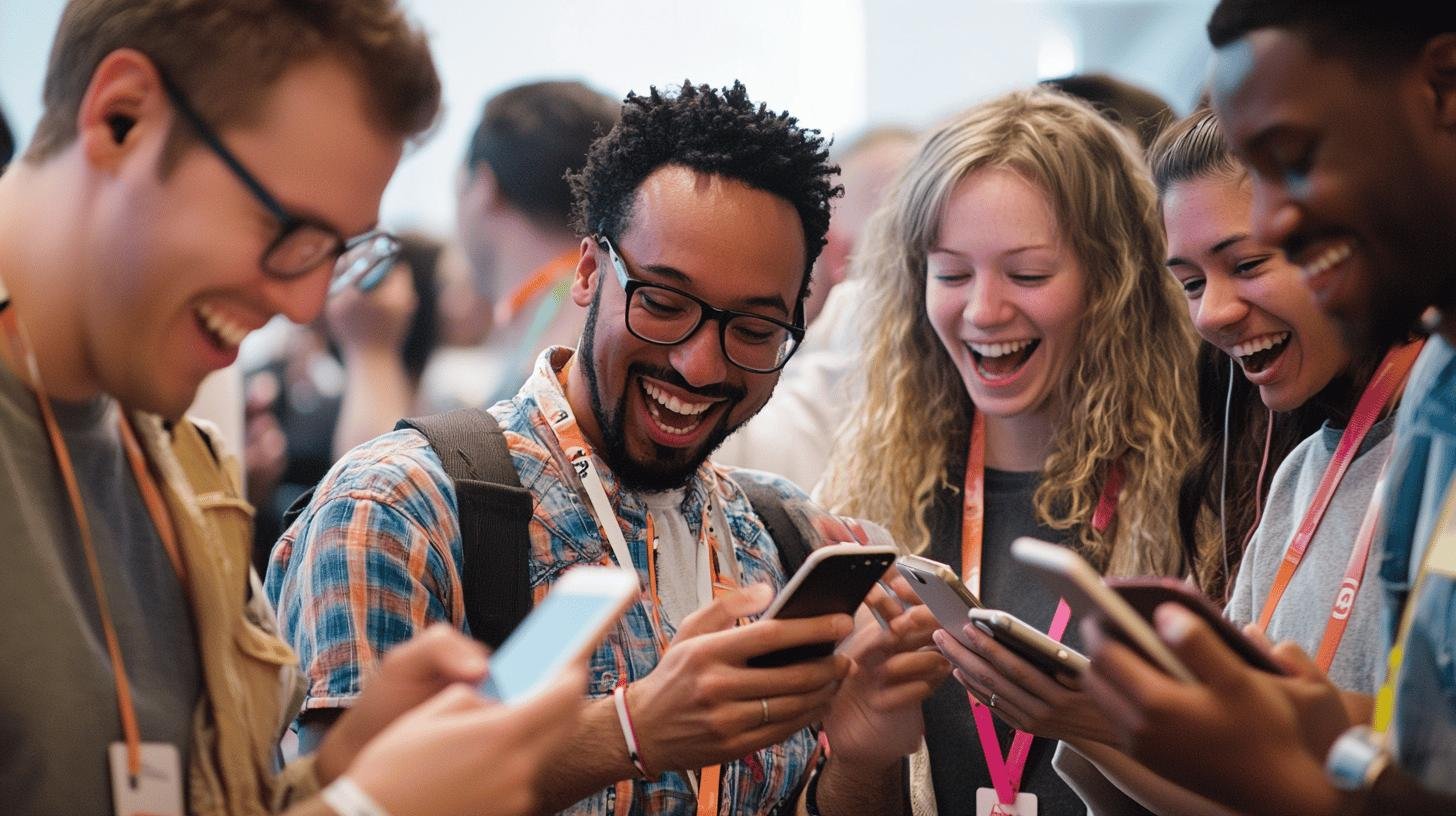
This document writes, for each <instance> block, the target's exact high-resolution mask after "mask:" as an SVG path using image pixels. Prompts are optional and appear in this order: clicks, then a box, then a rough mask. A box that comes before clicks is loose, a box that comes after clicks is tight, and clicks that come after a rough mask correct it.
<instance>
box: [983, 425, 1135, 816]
mask: <svg viewBox="0 0 1456 816" xmlns="http://www.w3.org/2000/svg"><path fill="white" fill-rule="evenodd" d="M1122 482H1123V471H1122V465H1121V463H1119V462H1113V464H1112V467H1111V469H1110V470H1109V471H1108V473H1107V481H1106V482H1105V483H1103V485H1102V494H1101V496H1100V497H1099V498H1098V500H1097V508H1096V510H1095V511H1094V512H1093V514H1092V528H1093V529H1094V530H1096V531H1097V532H1099V533H1103V532H1106V531H1107V529H1108V527H1110V526H1111V525H1112V520H1113V518H1114V517H1116V515H1117V500H1118V497H1119V496H1120V495H1121V494H1122ZM961 498H962V503H961V579H962V581H963V582H964V583H965V584H966V586H967V587H968V588H969V589H970V590H971V594H973V595H975V596H977V597H980V594H981V554H982V537H983V535H984V532H985V523H986V510H985V504H986V419H985V416H984V415H983V414H982V413H981V412H980V411H977V412H975V414H974V416H973V417H972V419H971V445H970V450H969V451H968V452H967V454H966V481H965V490H964V493H963V495H962V497H961ZM1071 618H1072V608H1071V606H1070V605H1068V604H1067V601H1066V599H1065V598H1062V599H1058V601H1057V608H1056V612H1055V613H1054V614H1053V616H1052V625H1051V628H1050V629H1049V630H1048V632H1047V634H1048V636H1049V637H1051V638H1052V639H1053V640H1058V641H1060V640H1061V638H1062V634H1063V632H1064V631H1065V630H1066V628H1067V624H1068V622H1070V620H1071ZM966 697H967V698H968V699H969V700H970V704H971V716H972V718H973V722H974V724H975V727H976V733H977V735H978V737H979V738H980V742H981V752H982V754H983V755H984V756H985V759H986V768H987V770H988V771H989V773H990V775H991V780H992V783H993V785H994V787H995V790H996V797H997V799H999V800H1000V801H1001V802H1002V803H1003V804H1008V805H1009V804H1011V803H1012V802H1014V801H1015V799H1016V794H1017V792H1018V791H1019V790H1020V789H1021V777H1022V772H1023V771H1024V770H1025V769H1026V762H1027V759H1028V757H1029V756H1030V753H1029V752H1030V750H1031V743H1032V740H1033V739H1034V736H1033V735H1032V734H1030V733H1028V732H1026V731H1016V733H1015V734H1014V735H1013V736H1012V738H1011V750H1010V751H1008V752H1007V754H1006V756H1005V757H1004V758H1003V757H1002V756H1001V745H1000V742H999V741H998V740H997V738H996V730H995V725H994V723H993V722H992V719H991V712H990V710H989V709H987V708H986V707H985V706H983V705H981V702H980V701H979V700H977V699H976V698H975V697H974V696H972V695H971V694H970V692H966Z"/></svg>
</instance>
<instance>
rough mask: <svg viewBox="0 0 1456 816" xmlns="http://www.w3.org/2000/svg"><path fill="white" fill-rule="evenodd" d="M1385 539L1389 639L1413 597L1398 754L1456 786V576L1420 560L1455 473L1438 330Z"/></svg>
mask: <svg viewBox="0 0 1456 816" xmlns="http://www.w3.org/2000/svg"><path fill="white" fill-rule="evenodd" d="M1395 435H1396V449H1395V452H1394V454H1393V455H1392V458H1391V462H1390V471H1389V480H1390V481H1389V485H1388V487H1387V493H1386V505H1385V506H1386V513H1385V520H1384V525H1385V528H1384V532H1383V535H1382V538H1381V545H1382V550H1381V562H1380V577H1381V583H1382V586H1383V589H1384V593H1385V597H1384V601H1385V605H1384V618H1383V622H1384V625H1385V627H1386V634H1387V636H1388V637H1389V642H1390V643H1394V642H1395V639H1396V637H1398V631H1397V630H1398V628H1399V626H1400V623H1401V616H1402V614H1403V613H1404V610H1405V608H1406V605H1407V604H1413V605H1414V606H1413V607H1412V617H1411V626H1410V629H1409V632H1408V633H1407V635H1406V640H1405V657H1404V660H1403V661H1402V663H1401V666H1400V670H1399V671H1398V673H1397V675H1396V677H1395V693H1396V696H1395V700H1396V702H1395V712H1394V718H1393V720H1392V724H1391V729H1392V738H1393V744H1394V746H1395V758H1396V761H1397V762H1398V763H1399V764H1400V766H1401V767H1402V768H1403V769H1405V770H1406V771H1407V772H1409V773H1411V774H1413V775H1414V776H1416V777H1417V778H1418V779H1419V780H1420V781H1421V783H1422V784H1423V785H1424V786H1425V787H1427V788H1428V789H1430V790H1433V791H1439V792H1444V793H1448V794H1450V793H1456V578H1453V576H1451V575H1446V574H1441V573H1438V572H1431V573H1429V574H1428V575H1427V576H1426V578H1425V581H1424V584H1423V585H1422V587H1421V589H1420V592H1419V593H1417V594H1416V595H1415V596H1414V597H1412V591H1413V588H1414V587H1413V585H1414V583H1415V581H1416V577H1417V575H1418V574H1419V572H1420V568H1421V561H1422V559H1423V558H1424V557H1425V553H1426V548H1427V546H1428V545H1429V543H1430V541H1431V537H1432V535H1433V534H1434V532H1435V526H1436V522H1437V519H1438V517H1439V515H1440V513H1441V508H1442V505H1443V504H1444V503H1445V500H1446V496H1447V492H1448V490H1449V489H1450V488H1451V486H1452V477H1453V475H1456V351H1453V349H1452V348H1451V346H1450V344H1448V343H1447V342H1446V341H1445V340H1444V339H1442V338H1440V337H1433V338H1431V339H1430V340H1429V341H1428V342H1427V344H1426V349H1425V351H1423V352H1422V353H1421V357H1420V359H1419V360H1418V361H1417V364H1416V368H1415V369H1414V370H1413V371H1412V372H1411V379H1410V384H1409V386H1408V387H1407V389H1406V392H1405V405H1404V407H1402V408H1401V415H1400V418H1399V419H1398V420H1397V424H1396V430H1395Z"/></svg>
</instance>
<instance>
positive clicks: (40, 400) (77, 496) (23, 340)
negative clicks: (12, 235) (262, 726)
mask: <svg viewBox="0 0 1456 816" xmlns="http://www.w3.org/2000/svg"><path fill="white" fill-rule="evenodd" d="M0 327H3V330H4V332H5V335H6V339H7V340H8V341H9V345H10V350H11V352H12V354H13V356H14V358H15V361H16V363H17V364H19V365H23V366H24V367H25V369H26V371H25V374H26V377H25V378H26V379H28V380H29V383H28V384H29V385H30V388H31V391H32V392H33V393H34V394H35V401H36V406H37V407H38V408H39V410H40V415H41V421H42V422H43V423H44V425H45V429H46V435H47V437H49V439H50V445H51V453H52V454H53V455H54V456H55V459H56V468H57V470H59V471H60V475H61V481H62V482H63V483H64V485H65V488H66V498H67V500H68V501H69V503H70V505H71V512H72V514H74V515H75V517H76V528H77V530H78V532H79V533H80V537H81V551H82V554H83V555H84V557H85V560H86V570H87V573H88V575H89V577H90V580H91V589H92V592H93V593H95V596H96V608H97V612H98V616H99V617H100V621H101V632H102V635H103V637H104V639H105V641H106V653H107V656H108V657H109V658H110V660H111V675H112V679H113V681H114V682H115V684H116V707H117V713H118V714H119V716H120V719H121V731H122V735H123V736H124V738H125V740H126V765H127V773H128V774H129V775H130V776H131V777H132V779H136V778H137V777H138V776H140V775H141V771H142V754H141V729H140V727H139V726H138V725H137V718H136V707H135V705H133V703H132V696H131V684H130V682H129V681H128V680H127V674H126V663H125V661H124V660H123V658H122V654H121V642H120V640H119V639H118V638H117V636H116V625H115V622H114V621H113V620H112V617H111V606H110V604H108V603H107V599H106V586H105V583H104V581H103V578H102V574H101V562H100V560H99V559H98V558H97V557H96V546H95V543H94V541H93V539H92V537H91V522H90V519H89V518H87V516H86V506H85V503H84V502H83V501H82V499H81V487H80V485H79V484H78V482H77V480H76V470H75V467H74V465H73V464H72V462H71V453H70V449H69V448H68V447H67V446H66V440H65V437H64V436H63V435H62V434H61V428H60V424H59V423H58V422H57V421H56V417H55V412H54V410H53V409H52V408H51V401H50V398H49V397H47V396H46V391H45V384H44V382H43V381H42V380H41V376H40V365H39V364H38V363H37V361H36V357H35V352H34V350H33V349H32V347H31V345H30V342H29V340H28V338H27V337H26V333H25V327H24V326H23V325H22V324H21V323H20V317H19V315H17V314H16V313H15V309H14V307H13V305H12V304H11V303H10V301H9V300H8V299H3V300H0ZM123 414H124V412H123ZM122 426H123V429H124V432H123V438H124V439H129V441H130V444H135V439H134V438H130V437H128V434H129V433H130V428H129V427H128V426H127V425H126V419H125V416H123V417H122ZM138 453H140V450H138ZM128 460H129V461H130V462H131V464H132V471H133V473H134V474H136V476H137V479H138V482H139V483H143V482H145V483H148V484H149V483H150V477H149V476H148V475H146V471H145V467H143V468H142V470H141V471H138V470H137V467H136V464H137V463H136V460H132V459H131V455H130V451H128ZM153 489H154V490H155V488H153ZM143 494H144V495H145V494H146V489H145V488H143ZM158 500H160V497H158ZM147 510H148V513H149V514H152V519H153V522H154V523H157V525H158V532H159V535H162V537H163V543H164V544H166V543H167V541H168V538H167V536H166V535H165V534H162V533H161V531H162V528H163V523H162V522H161V521H159V519H166V521H165V527H166V530H167V531H168V533H171V532H172V527H171V520H170V518H169V517H167V514H166V512H165V508H162V512H161V514H160V516H159V515H157V513H156V512H155V510H154V507H153V505H152V504H151V502H150V501H148V505H147ZM171 540H172V544H171V547H173V548H174V547H175V546H176V544H175V536H174V537H173V538H172V539H171ZM168 555H169V557H172V555H173V554H172V551H171V549H169V550H168ZM173 563H174V564H180V559H174V561H173Z"/></svg>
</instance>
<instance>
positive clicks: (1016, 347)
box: [966, 340, 1034, 357]
mask: <svg viewBox="0 0 1456 816" xmlns="http://www.w3.org/2000/svg"><path fill="white" fill-rule="evenodd" d="M1033 342H1034V341H1032V340H1012V341H1010V342H1008V343H967V344H966V345H968V346H970V347H971V351H974V352H975V353H977V354H979V355H981V356H982V357H1005V356H1006V355H1008V354H1015V353H1016V352H1018V351H1021V350H1022V349H1024V348H1026V347H1027V346H1029V345H1031V344H1032V343H1033Z"/></svg>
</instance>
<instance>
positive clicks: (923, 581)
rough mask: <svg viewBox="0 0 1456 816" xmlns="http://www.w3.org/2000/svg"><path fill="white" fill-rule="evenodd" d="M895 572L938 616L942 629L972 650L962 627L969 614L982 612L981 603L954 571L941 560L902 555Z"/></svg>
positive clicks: (936, 618)
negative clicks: (973, 611)
mask: <svg viewBox="0 0 1456 816" xmlns="http://www.w3.org/2000/svg"><path fill="white" fill-rule="evenodd" d="M895 569H896V570H897V571H899V573H900V574H901V575H902V576H904V578H905V582H906V583H908V584H910V589H912V590H914V592H915V594H916V595H917V596H919V598H920V600H921V602H923V603H924V604H925V606H926V608H927V609H929V610H930V611H931V612H932V613H933V614H934V615H935V620H936V621H937V622H938V623H939V624H940V626H941V628H942V629H944V630H945V631H947V632H949V633H950V635H951V637H953V638H955V639H956V640H958V641H960V643H961V645H962V646H965V647H966V648H967V649H969V648H971V642H970V641H969V640H968V639H967V638H966V633H965V632H964V631H963V627H964V626H965V625H966V613H968V612H970V611H971V610H972V609H980V608H981V600H980V599H979V598H977V597H976V596H975V595H974V594H973V593H972V592H971V591H970V589H968V588H966V585H965V584H964V583H962V582H961V579H960V578H959V577H958V576H957V575H956V574H955V571H954V570H952V569H951V568H950V567H948V566H946V565H945V564H942V563H940V562H939V561H935V560H932V559H929V558H923V557H921V556H918V555H906V556H902V557H901V558H900V559H899V560H898V561H896V562H895Z"/></svg>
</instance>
